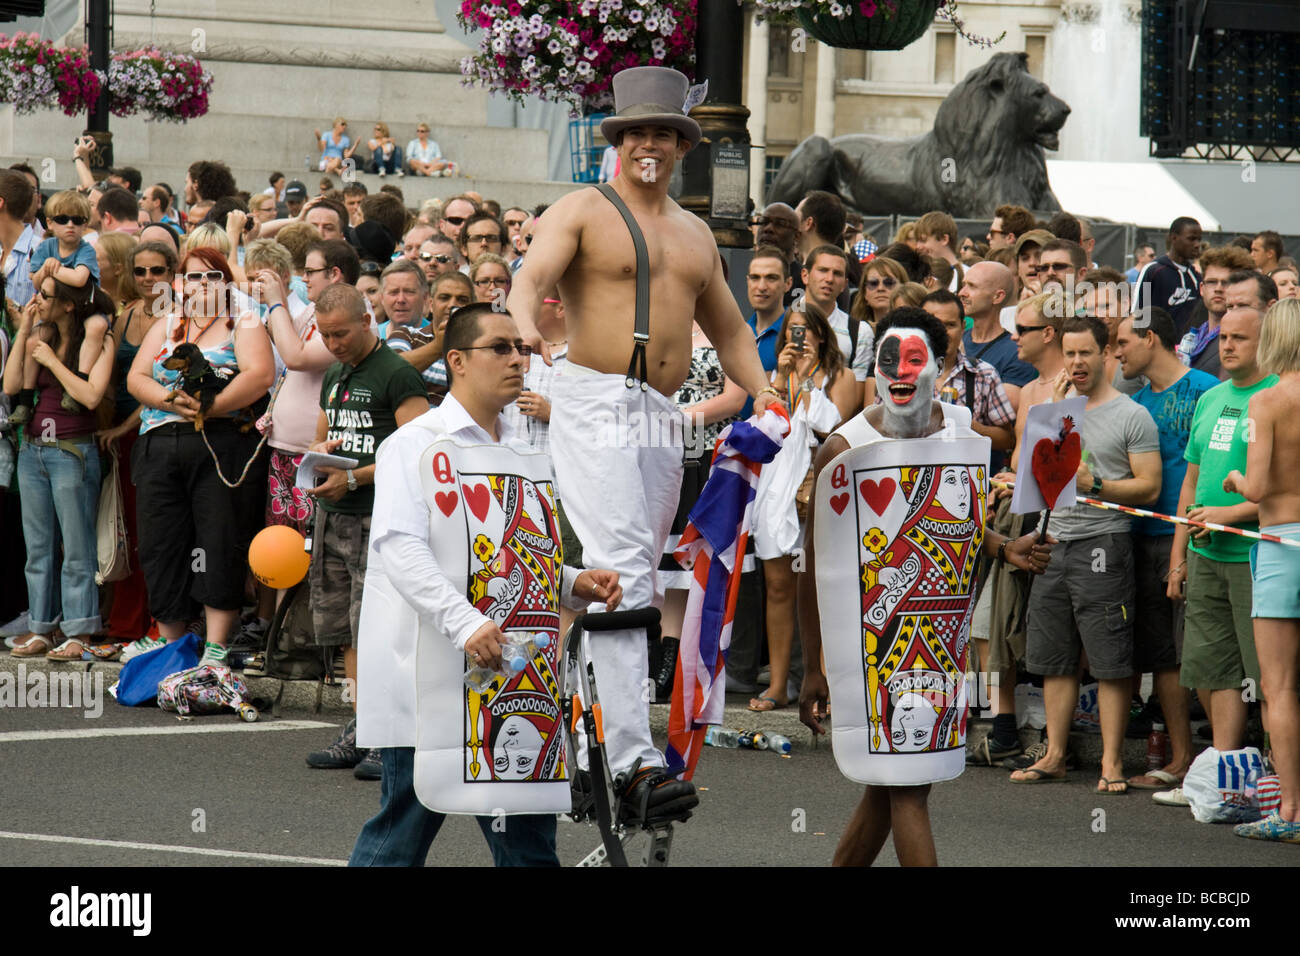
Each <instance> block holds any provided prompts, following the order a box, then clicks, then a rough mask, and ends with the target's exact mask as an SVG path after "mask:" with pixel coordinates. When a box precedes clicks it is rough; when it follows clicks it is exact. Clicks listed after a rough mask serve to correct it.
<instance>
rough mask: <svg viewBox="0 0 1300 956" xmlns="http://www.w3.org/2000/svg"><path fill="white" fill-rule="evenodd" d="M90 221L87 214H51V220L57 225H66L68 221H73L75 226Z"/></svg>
mask: <svg viewBox="0 0 1300 956" xmlns="http://www.w3.org/2000/svg"><path fill="white" fill-rule="evenodd" d="M89 221H90V220H88V219H87V218H86V217H85V216H51V217H50V222H52V223H54V224H55V225H56V226H66V225H67V224H68V223H72V225H74V226H84V225H85V224H86V223H87V222H89Z"/></svg>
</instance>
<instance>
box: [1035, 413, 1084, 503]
mask: <svg viewBox="0 0 1300 956" xmlns="http://www.w3.org/2000/svg"><path fill="white" fill-rule="evenodd" d="M1065 422H1066V423H1065V425H1064V428H1063V430H1064V431H1065V432H1066V434H1064V435H1063V436H1062V437H1061V438H1059V439H1056V440H1053V439H1052V438H1050V437H1043V438H1040V439H1038V441H1037V442H1036V443H1035V445H1034V454H1033V457H1032V458H1031V459H1030V470H1031V471H1033V473H1034V480H1036V481H1037V482H1038V490H1039V492H1040V493H1041V494H1042V496H1043V501H1045V502H1047V507H1048V508H1049V509H1051V508H1055V507H1056V499H1057V498H1059V497H1060V496H1061V492H1062V491H1064V490H1065V489H1066V488H1067V487H1068V486H1069V484H1070V482H1072V481H1074V480H1075V476H1076V475H1077V474H1078V471H1079V460H1080V459H1081V458H1082V457H1083V445H1082V444H1081V443H1080V441H1079V433H1078V432H1076V431H1073V430H1072V429H1073V428H1074V423H1073V422H1071V421H1070V420H1069V418H1067V419H1066V420H1065Z"/></svg>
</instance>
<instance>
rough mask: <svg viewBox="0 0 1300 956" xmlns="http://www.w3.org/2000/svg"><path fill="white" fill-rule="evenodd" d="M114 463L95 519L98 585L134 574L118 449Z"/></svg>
mask: <svg viewBox="0 0 1300 956" xmlns="http://www.w3.org/2000/svg"><path fill="white" fill-rule="evenodd" d="M112 456H113V463H112V465H111V466H110V467H109V469H108V477H107V478H105V479H104V483H103V485H101V486H100V489H99V514H98V516H97V517H96V518H95V543H96V550H97V551H98V558H99V569H98V570H97V571H96V572H95V583H96V584H108V583H109V582H110V581H121V580H122V579H123V578H125V577H127V576H128V575H129V574H130V573H131V557H130V555H131V548H130V544H129V542H128V541H127V537H126V508H125V506H124V505H123V503H122V480H121V476H120V472H119V468H118V461H117V449H116V448H114V449H113V452H112Z"/></svg>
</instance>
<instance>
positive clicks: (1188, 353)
mask: <svg viewBox="0 0 1300 956" xmlns="http://www.w3.org/2000/svg"><path fill="white" fill-rule="evenodd" d="M1194 348H1196V333H1195V332H1188V333H1187V334H1186V335H1184V336H1183V337H1182V339H1180V340H1179V342H1178V345H1177V346H1175V348H1174V354H1176V355H1177V356H1178V361H1180V362H1182V363H1183V364H1184V365H1186V366H1188V367H1189V368H1190V367H1191V364H1192V349H1194ZM1156 769H1159V768H1156Z"/></svg>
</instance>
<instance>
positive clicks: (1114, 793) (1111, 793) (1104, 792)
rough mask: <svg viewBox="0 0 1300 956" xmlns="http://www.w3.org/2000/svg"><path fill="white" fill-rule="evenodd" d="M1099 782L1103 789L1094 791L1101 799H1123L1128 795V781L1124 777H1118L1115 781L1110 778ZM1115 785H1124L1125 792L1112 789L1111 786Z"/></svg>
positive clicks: (1104, 778)
mask: <svg viewBox="0 0 1300 956" xmlns="http://www.w3.org/2000/svg"><path fill="white" fill-rule="evenodd" d="M1098 782H1099V783H1100V784H1101V785H1102V786H1101V789H1100V790H1094V791H1093V793H1095V794H1097V795H1098V796H1099V797H1122V796H1125V795H1126V794H1127V793H1128V781H1127V780H1125V779H1124V778H1123V777H1116V778H1115V779H1114V780H1112V779H1110V778H1109V777H1102V778H1101V780H1100V781H1098ZM1113 783H1122V784H1124V789H1123V790H1112V789H1110V785H1111V784H1113Z"/></svg>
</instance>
